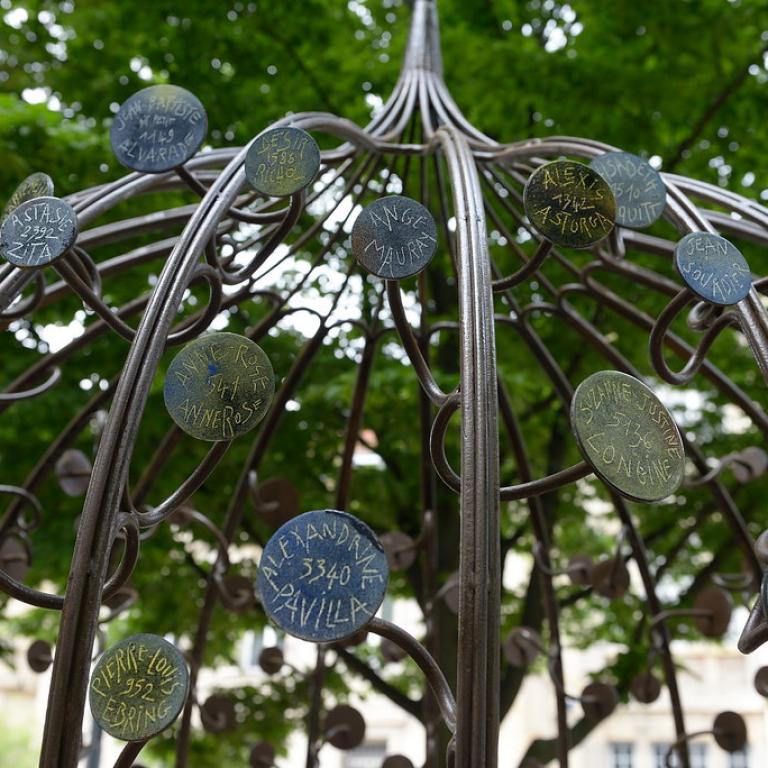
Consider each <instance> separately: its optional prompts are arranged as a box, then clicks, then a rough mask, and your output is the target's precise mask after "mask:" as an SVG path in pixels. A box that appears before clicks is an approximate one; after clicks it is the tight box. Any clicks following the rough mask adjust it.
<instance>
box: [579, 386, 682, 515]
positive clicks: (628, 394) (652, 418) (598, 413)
mask: <svg viewBox="0 0 768 768" xmlns="http://www.w3.org/2000/svg"><path fill="white" fill-rule="evenodd" d="M571 428H572V429H573V433H574V435H575V436H576V442H577V443H578V444H579V448H580V449H581V452H582V454H583V455H584V458H585V459H586V460H587V462H588V463H589V464H590V466H591V467H592V469H593V470H594V471H595V474H596V475H597V476H598V477H599V478H600V479H601V480H603V481H604V482H605V483H607V484H608V485H609V486H611V488H613V489H614V490H616V491H618V492H619V493H620V494H621V495H622V496H626V497H627V498H628V499H632V500H633V501H641V502H649V501H659V500H661V499H663V498H665V497H667V496H669V495H670V494H671V493H674V492H675V491H676V490H677V489H678V488H679V487H680V484H681V483H682V481H683V473H684V469H685V453H684V449H683V442H682V440H681V438H680V433H679V432H678V429H677V426H676V425H675V422H674V421H673V419H672V416H671V415H670V413H669V411H668V410H667V409H666V408H665V407H664V405H663V404H662V402H661V401H660V400H659V399H658V398H657V397H656V395H655V394H654V393H653V392H652V391H651V390H650V389H649V388H648V387H646V386H645V384H643V383H642V382H641V381H638V380H637V379H636V378H635V377H634V376H628V375H627V374H626V373H620V372H619V371H599V372H598V373H594V374H592V375H591V376H589V377H588V378H586V379H585V380H584V381H582V382H581V384H579V386H578V387H577V388H576V392H575V393H574V396H573V401H572V403H571Z"/></svg>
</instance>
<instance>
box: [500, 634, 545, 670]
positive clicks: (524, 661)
mask: <svg viewBox="0 0 768 768" xmlns="http://www.w3.org/2000/svg"><path fill="white" fill-rule="evenodd" d="M541 647H542V642H541V637H539V635H538V633H537V632H534V631H533V630H532V629H529V628H528V627H517V628H515V629H513V630H512V631H511V632H510V633H509V634H508V635H507V639H506V640H505V641H504V647H503V651H504V658H505V659H506V660H507V661H508V662H509V663H510V664H511V665H512V666H513V667H527V666H528V665H530V664H533V662H534V661H536V657H537V656H538V655H539V653H540V652H541Z"/></svg>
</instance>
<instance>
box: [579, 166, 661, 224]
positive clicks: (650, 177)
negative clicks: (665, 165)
mask: <svg viewBox="0 0 768 768" xmlns="http://www.w3.org/2000/svg"><path fill="white" fill-rule="evenodd" d="M589 167H590V168H592V169H593V170H595V171H597V172H598V173H599V174H600V175H601V176H602V177H603V178H604V179H605V180H606V181H607V182H608V186H609V187H610V188H611V190H612V191H613V196H614V197H615V198H616V223H617V224H618V225H619V226H621V227H629V228H630V229H644V228H645V227H650V226H651V224H653V223H654V222H655V221H658V219H659V218H660V217H661V214H662V213H664V207H665V206H666V204H667V188H666V187H665V186H664V182H663V181H662V179H661V176H660V175H659V174H658V172H657V171H656V170H654V169H653V167H651V165H650V164H649V163H648V162H646V161H645V160H643V158H642V157H638V156H637V155H633V154H631V153H630V152H606V153H605V154H604V155H598V157H596V158H595V159H594V160H593V161H592V162H591V163H590V164H589Z"/></svg>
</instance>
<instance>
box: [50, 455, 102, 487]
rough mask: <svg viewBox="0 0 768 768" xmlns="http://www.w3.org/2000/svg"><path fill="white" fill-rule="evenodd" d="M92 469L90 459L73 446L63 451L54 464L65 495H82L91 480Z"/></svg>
mask: <svg viewBox="0 0 768 768" xmlns="http://www.w3.org/2000/svg"><path fill="white" fill-rule="evenodd" d="M92 469H93V467H92V466H91V461H90V459H89V458H88V457H87V456H86V455H85V454H84V453H83V452H82V451H79V450H77V449H75V448H70V449H69V450H67V451H64V453H62V454H61V456H60V457H59V460H58V461H57V462H56V466H55V471H56V476H57V477H58V479H59V485H60V486H61V490H62V491H64V493H66V494H67V496H82V495H84V494H85V492H86V491H87V490H88V483H90V481H91V471H92Z"/></svg>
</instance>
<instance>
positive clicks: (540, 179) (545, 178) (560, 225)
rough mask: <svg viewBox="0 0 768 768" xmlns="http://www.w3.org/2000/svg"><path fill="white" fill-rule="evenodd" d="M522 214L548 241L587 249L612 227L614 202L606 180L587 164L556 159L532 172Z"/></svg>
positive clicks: (524, 197)
mask: <svg viewBox="0 0 768 768" xmlns="http://www.w3.org/2000/svg"><path fill="white" fill-rule="evenodd" d="M523 204H524V206H525V213H526V215H527V216H528V219H529V221H530V222H531V224H532V225H533V226H534V227H535V228H536V230H537V231H538V232H540V233H541V234H542V235H544V237H546V238H547V240H550V241H551V242H553V243H554V244H555V245H560V246H565V247H567V248H589V246H590V245H594V244H595V243H597V242H599V241H600V240H602V239H603V238H604V237H606V235H608V234H609V233H610V231H611V230H612V229H613V223H614V220H615V216H616V201H615V199H614V197H613V192H611V188H610V187H609V186H608V182H607V181H606V180H605V179H604V178H603V177H602V176H601V175H600V174H599V173H598V172H597V171H594V170H592V168H590V167H589V166H588V165H584V164H583V163H575V162H573V161H571V160H555V161H554V162H552V163H547V164H546V165H542V166H541V167H540V168H538V169H537V170H536V171H534V172H533V173H532V174H531V176H530V178H529V179H528V183H527V184H526V185H525V191H524V193H523Z"/></svg>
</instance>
